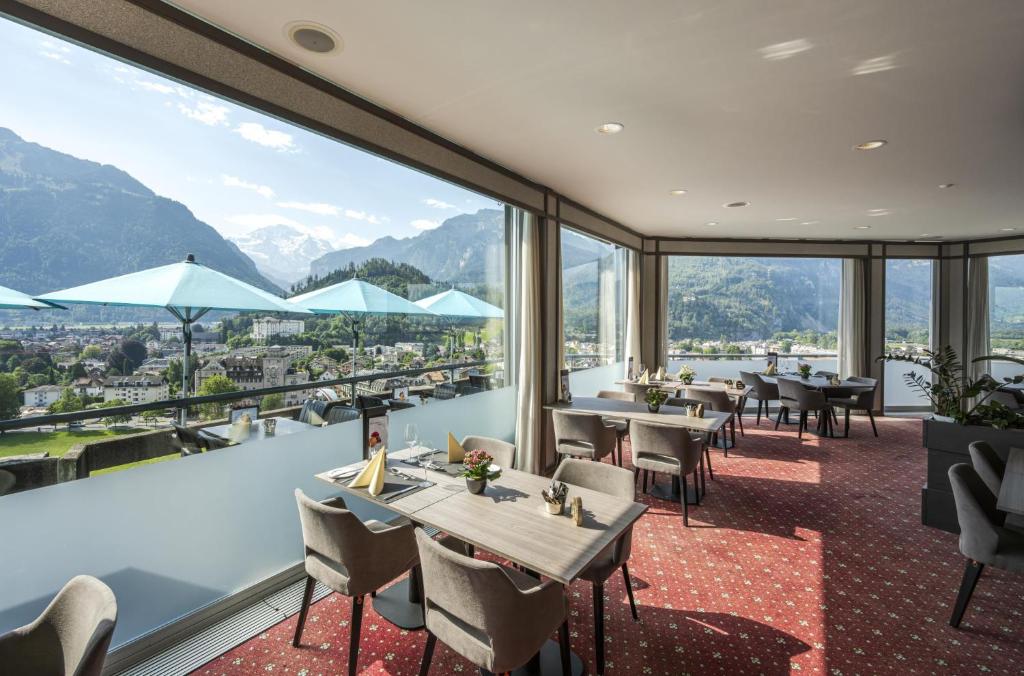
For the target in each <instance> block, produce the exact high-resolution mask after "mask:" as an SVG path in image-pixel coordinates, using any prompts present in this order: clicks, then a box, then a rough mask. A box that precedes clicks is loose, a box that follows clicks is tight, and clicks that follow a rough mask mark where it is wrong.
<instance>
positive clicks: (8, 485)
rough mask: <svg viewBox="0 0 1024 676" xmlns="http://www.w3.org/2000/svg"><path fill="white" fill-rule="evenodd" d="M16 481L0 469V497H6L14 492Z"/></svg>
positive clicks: (8, 473)
mask: <svg viewBox="0 0 1024 676" xmlns="http://www.w3.org/2000/svg"><path fill="white" fill-rule="evenodd" d="M16 483H18V479H17V478H16V477H15V476H14V475H13V474H11V473H10V472H8V471H7V470H5V469H0V495H7V494H8V493H10V492H11V491H12V490H14V484H16Z"/></svg>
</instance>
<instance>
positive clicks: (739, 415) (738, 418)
mask: <svg viewBox="0 0 1024 676" xmlns="http://www.w3.org/2000/svg"><path fill="white" fill-rule="evenodd" d="M736 421H737V422H738V423H739V424H740V436H741V437H745V436H747V435H746V433H745V432H744V431H743V413H742V412H741V411H739V410H737V411H736ZM732 443H734V444H735V443H736V440H735V439H733V441H732Z"/></svg>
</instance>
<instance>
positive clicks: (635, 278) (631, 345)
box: [622, 249, 640, 375]
mask: <svg viewBox="0 0 1024 676" xmlns="http://www.w3.org/2000/svg"><path fill="white" fill-rule="evenodd" d="M624 347H625V349H624V350H623V352H624V354H623V355H622V356H623V359H624V360H625V362H626V367H625V368H626V369H627V371H628V369H629V358H630V357H632V358H633V368H634V370H635V369H636V368H637V367H639V366H640V252H639V251H633V250H632V249H630V250H627V251H626V344H625V346H624ZM624 375H628V372H627V373H626V374H624Z"/></svg>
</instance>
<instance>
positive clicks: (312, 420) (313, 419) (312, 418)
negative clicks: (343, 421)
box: [309, 411, 327, 427]
mask: <svg viewBox="0 0 1024 676" xmlns="http://www.w3.org/2000/svg"><path fill="white" fill-rule="evenodd" d="M326 423H327V421H326V420H324V419H323V418H321V417H320V415H319V414H318V413H317V412H316V411H310V412H309V424H310V425H316V426H317V427H322V426H323V425H325V424H326Z"/></svg>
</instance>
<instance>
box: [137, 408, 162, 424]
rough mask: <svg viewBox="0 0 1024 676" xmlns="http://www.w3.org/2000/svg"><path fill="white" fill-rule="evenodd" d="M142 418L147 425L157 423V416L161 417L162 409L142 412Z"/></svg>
mask: <svg viewBox="0 0 1024 676" xmlns="http://www.w3.org/2000/svg"><path fill="white" fill-rule="evenodd" d="M141 416H142V419H143V420H144V421H145V423H146V424H147V425H155V424H156V420H157V418H159V417H160V411H157V410H155V409H150V410H148V411H143V412H142V413H141Z"/></svg>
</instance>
